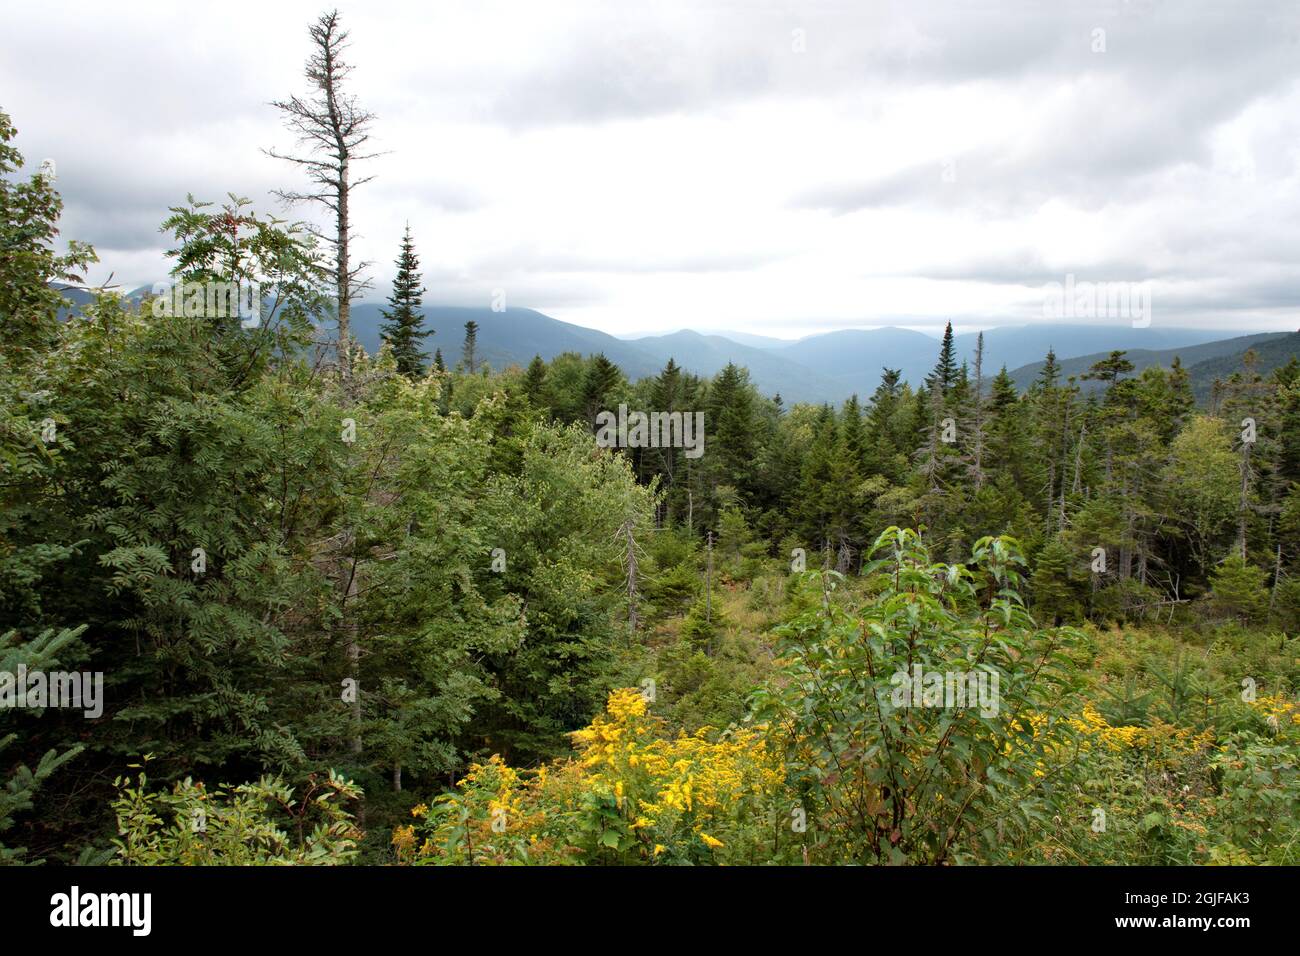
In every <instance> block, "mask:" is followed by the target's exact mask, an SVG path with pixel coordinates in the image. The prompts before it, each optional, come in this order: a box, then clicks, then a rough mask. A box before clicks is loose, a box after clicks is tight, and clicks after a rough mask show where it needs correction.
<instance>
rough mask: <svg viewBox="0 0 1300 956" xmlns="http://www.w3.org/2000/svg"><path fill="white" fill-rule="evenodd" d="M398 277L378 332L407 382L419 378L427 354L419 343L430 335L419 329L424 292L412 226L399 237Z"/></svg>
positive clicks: (422, 314)
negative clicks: (400, 245) (400, 244)
mask: <svg viewBox="0 0 1300 956" xmlns="http://www.w3.org/2000/svg"><path fill="white" fill-rule="evenodd" d="M396 265H397V277H396V278H395V279H393V294H392V295H390V296H389V297H388V305H389V308H388V309H383V310H381V311H380V314H381V315H382V316H383V317H384V319H385V320H386V321H385V322H384V323H383V324H382V325H381V326H380V327H379V332H380V335H381V336H382V337H383V339H384V341H385V342H387V343H388V344H389V345H390V346H391V347H392V350H393V358H395V359H396V360H397V370H398V371H399V372H401V373H402V374H403V375H406V376H408V377H410V378H415V377H417V376H419V375H420V374H421V373H422V372H423V371H424V360H425V358H426V357H427V355H428V353H427V352H422V351H420V339H422V338H424V337H425V336H427V335H431V334H432V333H433V330H432V329H425V328H421V326H422V325H423V324H424V313H422V312H421V311H420V306H421V305H423V295H424V292H425V289H424V287H423V286H421V285H420V273H419V268H420V259H419V257H418V256H417V255H416V253H415V244H414V243H413V242H412V241H411V226H410V224H409V223H408V224H407V226H406V233H405V235H403V236H402V249H401V251H400V252H399V253H398V255H397V263H396Z"/></svg>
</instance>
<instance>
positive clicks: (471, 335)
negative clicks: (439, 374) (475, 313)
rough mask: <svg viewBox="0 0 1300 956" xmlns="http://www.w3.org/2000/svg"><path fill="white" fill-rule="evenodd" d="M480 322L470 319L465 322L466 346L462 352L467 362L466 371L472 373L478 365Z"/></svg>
mask: <svg viewBox="0 0 1300 956" xmlns="http://www.w3.org/2000/svg"><path fill="white" fill-rule="evenodd" d="M477 348H478V323H477V322H475V321H474V320H473V319H470V320H469V321H468V322H466V323H465V346H464V349H463V352H462V355H463V361H464V363H465V371H467V372H468V373H469V374H470V375H473V374H474V371H475V369H476V368H477V367H478V356H477V351H476V350H477Z"/></svg>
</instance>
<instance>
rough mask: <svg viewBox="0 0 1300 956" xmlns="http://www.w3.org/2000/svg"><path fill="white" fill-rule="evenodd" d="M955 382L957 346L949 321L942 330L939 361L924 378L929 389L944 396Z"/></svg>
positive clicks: (946, 395)
mask: <svg viewBox="0 0 1300 956" xmlns="http://www.w3.org/2000/svg"><path fill="white" fill-rule="evenodd" d="M955 384H957V348H956V346H955V345H954V343H953V334H952V323H951V322H949V323H948V324H947V325H946V326H945V327H944V330H943V344H942V345H940V346H939V361H938V362H936V363H935V366H934V371H932V372H931V373H930V374H929V375H928V376H926V379H925V387H926V388H928V389H929V390H930V391H938V392H939V394H940V395H942V396H943V397H944V398H947V397H948V390H949V389H951V388H952V387H953V386H954V385H955Z"/></svg>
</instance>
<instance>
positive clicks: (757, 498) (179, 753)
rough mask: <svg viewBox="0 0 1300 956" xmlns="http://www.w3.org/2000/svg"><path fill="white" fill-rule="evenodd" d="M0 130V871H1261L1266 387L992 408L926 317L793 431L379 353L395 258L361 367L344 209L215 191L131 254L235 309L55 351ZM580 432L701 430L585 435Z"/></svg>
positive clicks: (1268, 553) (1278, 724) (1293, 389)
mask: <svg viewBox="0 0 1300 956" xmlns="http://www.w3.org/2000/svg"><path fill="white" fill-rule="evenodd" d="M314 29H316V30H319V31H321V32H320V35H319V36H317V34H315V33H314V34H313V38H314V39H317V40H318V41H319V42H321V43H322V44H324V45H325V46H323V47H322V49H325V48H327V47H328V44H330V43H331V42H333V39H332V38H335V37H336V36H337V34H333V33H330V32H329V31H330V30H333V29H334V25H333V24H332V23H327V22H326V19H324V18H323V19H322V21H321V25H319V26H318V27H317V28H314ZM310 75H311V74H310V73H309V76H310ZM277 105H279V106H281V108H282V109H285V110H286V111H287V112H289V113H290V114H291V116H292V117H293V119H294V121H295V122H298V123H300V124H303V125H304V128H311V127H312V124H313V123H318V122H320V121H321V118H320V115H319V114H318V113H317V112H315V107H313V106H312V103H311V101H299V100H290V101H286V102H285V103H281V104H277ZM371 119H372V117H370V116H369V115H368V114H365V113H364V112H363V111H360V110H359V108H357V112H356V113H355V114H354V115H353V120H354V121H355V122H356V124H357V130H361V129H364V127H365V124H366V123H368V122H369V121H370V120H371ZM354 132H355V130H354ZM357 135H358V137H359V138H358V139H357V140H356V143H357V144H358V145H359V144H361V143H363V142H364V137H361V136H360V133H357ZM14 136H15V129H14V127H13V125H12V122H11V120H10V118H9V117H8V116H5V115H4V114H0V674H7V675H11V676H10V677H9V678H0V679H5V680H6V684H5V686H4V687H3V688H0V700H3V702H4V703H5V706H4V707H3V708H0V755H2V758H0V780H3V781H4V786H3V789H0V841H2V842H0V860H3V861H4V862H17V863H37V862H41V861H45V862H48V863H73V862H82V863H87V862H106V861H111V862H117V863H137V864H138V863H211V862H240V863H262V862H303V863H338V862H348V861H358V860H359V861H370V862H375V861H387V862H402V863H488V862H541V863H583V862H589V863H614V862H618V863H712V862H737V863H763V862H779V863H809V862H811V863H842V862H864V863H875V862H880V863H902V862H918V863H963V862H985V863H987V862H1017V863H1030V862H1032V863H1044V862H1055V863H1080V862H1089V863H1137V862H1142V863H1176V862H1184V863H1185V862H1211V861H1213V862H1258V863H1263V862H1290V863H1294V862H1297V855H1298V854H1300V840H1298V839H1297V837H1298V836H1300V830H1298V829H1297V826H1298V825H1300V773H1298V771H1297V764H1296V754H1297V746H1298V745H1300V708H1298V707H1297V704H1296V698H1295V694H1296V688H1297V680H1300V644H1298V643H1297V640H1296V636H1295V635H1296V632H1297V630H1298V629H1300V361H1298V360H1297V358H1296V356H1294V355H1292V356H1291V357H1290V360H1289V361H1288V362H1286V363H1285V364H1280V365H1278V366H1277V367H1276V368H1274V369H1273V370H1272V371H1270V372H1268V373H1267V374H1261V372H1260V371H1259V370H1258V368H1257V367H1256V366H1255V364H1254V361H1253V356H1252V354H1251V353H1247V355H1246V359H1245V361H1244V363H1243V365H1242V367H1240V368H1236V369H1232V370H1225V372H1224V374H1223V376H1222V377H1221V378H1220V380H1219V382H1218V383H1217V386H1216V387H1215V389H1214V390H1213V393H1212V394H1210V395H1206V396H1203V397H1202V399H1201V400H1200V401H1198V399H1197V396H1196V395H1195V394H1194V393H1193V389H1192V387H1191V384H1190V381H1189V377H1188V374H1187V371H1186V369H1185V368H1183V366H1182V365H1181V363H1180V362H1178V361H1177V360H1175V361H1173V362H1172V363H1171V364H1170V365H1169V366H1168V367H1164V366H1160V365H1151V366H1148V367H1145V368H1143V369H1142V370H1141V371H1140V372H1137V371H1135V369H1134V367H1133V364H1132V363H1131V362H1130V361H1129V360H1128V359H1126V357H1125V353H1124V352H1123V351H1114V352H1112V353H1111V354H1110V355H1109V356H1108V357H1106V358H1104V359H1102V360H1100V361H1097V362H1095V363H1093V364H1092V365H1091V366H1090V367H1089V368H1088V369H1087V371H1086V372H1084V373H1083V374H1082V375H1067V374H1065V373H1063V371H1062V369H1061V364H1060V362H1058V360H1057V357H1056V356H1055V355H1052V354H1048V355H1047V356H1046V357H1045V361H1044V363H1043V365H1042V367H1041V369H1040V371H1039V373H1038V377H1037V379H1036V380H1035V381H1033V382H1032V383H1030V384H1029V385H1028V386H1027V387H1023V388H1020V387H1017V385H1016V384H1015V383H1014V382H1013V381H1012V379H1011V377H1010V375H1009V374H1008V371H1007V369H1006V368H999V369H993V368H989V367H986V366H985V364H984V361H983V350H982V346H981V348H979V349H977V351H976V354H975V358H974V361H973V362H960V363H959V362H958V360H957V356H956V353H955V350H954V346H953V332H952V328H951V326H949V328H948V331H947V335H946V336H945V338H944V340H943V342H942V343H940V344H939V346H938V348H937V354H936V355H935V357H934V364H933V368H932V371H931V373H930V374H929V376H928V377H926V379H925V381H924V382H923V383H918V384H917V385H916V386H915V387H914V386H913V385H911V384H909V383H907V382H906V381H904V379H903V377H902V376H901V375H900V373H899V371H898V370H897V369H890V368H885V369H876V368H862V369H861V370H860V381H861V394H860V396H854V397H853V398H851V399H850V400H848V401H847V402H844V403H843V404H842V405H839V406H832V405H829V404H824V405H811V404H795V405H793V406H787V404H786V403H785V402H783V401H782V399H781V398H780V397H779V396H776V395H766V394H762V393H760V391H759V390H758V389H757V388H756V387H755V386H754V385H753V384H752V383H751V381H750V378H749V374H748V372H747V370H746V369H745V368H743V367H739V366H737V365H734V364H731V365H728V366H726V367H725V368H723V369H722V370H721V371H720V372H718V373H717V374H716V375H713V376H711V377H702V376H697V375H693V374H690V373H689V372H687V371H684V370H683V369H682V368H681V367H680V366H679V365H678V364H677V362H676V361H673V360H670V361H669V362H668V363H667V364H666V365H665V367H664V368H663V369H662V370H661V371H660V372H658V374H655V375H652V376H647V377H641V378H638V379H636V380H630V379H629V378H628V377H627V375H626V374H625V373H624V371H623V370H622V369H620V368H619V367H618V366H617V365H616V364H615V363H613V362H611V361H610V360H609V359H607V358H606V357H605V356H604V355H601V354H595V355H583V354H578V353H566V354H562V355H559V356H557V357H555V358H553V359H551V360H550V361H545V360H543V359H542V358H540V357H538V358H535V359H534V360H533V361H532V362H531V363H529V364H528V365H527V366H526V367H518V366H511V367H508V368H493V367H491V364H490V363H488V362H485V361H484V360H483V358H482V355H481V354H480V352H479V350H478V348H477V343H476V331H477V330H476V327H475V323H474V322H473V321H470V322H469V323H468V324H467V325H466V327H464V328H439V329H437V330H436V336H435V337H434V338H431V339H430V338H426V336H427V334H428V332H427V330H425V329H424V328H423V326H422V324H421V319H422V311H421V310H422V306H423V301H424V298H423V297H424V296H425V295H426V294H428V293H427V290H426V289H425V287H424V284H423V280H422V278H421V274H420V260H419V256H418V252H417V249H418V241H419V237H418V236H413V235H412V234H411V232H410V230H409V229H408V230H407V231H406V232H405V234H404V235H403V236H401V237H395V240H394V247H395V249H396V264H397V270H398V271H397V280H396V282H395V283H394V285H393V287H392V290H391V294H390V295H389V296H388V298H387V305H386V307H385V309H384V317H385V325H384V331H383V335H384V340H385V344H384V346H383V348H381V349H380V350H379V351H378V352H377V353H376V354H367V353H366V351H365V350H364V349H361V348H359V347H358V346H357V345H356V344H355V342H354V341H352V340H351V339H350V337H349V335H348V331H347V315H348V308H349V304H350V301H351V299H352V298H353V297H354V296H356V295H358V294H359V293H360V291H361V290H362V288H363V286H364V282H363V278H364V277H363V276H361V274H360V272H359V269H360V267H359V266H357V265H356V264H355V263H352V262H350V260H349V259H348V256H347V243H346V239H347V235H348V230H349V226H348V225H347V222H346V221H345V220H344V219H342V218H340V220H339V222H338V223H337V231H336V232H335V233H334V234H333V237H332V241H331V238H330V236H329V235H328V234H322V233H321V232H320V231H319V230H311V229H303V228H300V227H297V226H294V225H292V224H290V223H286V222H284V221H281V220H279V219H276V218H275V217H273V216H270V215H268V214H266V213H265V211H260V210H256V209H254V208H253V207H252V205H251V204H249V203H248V202H247V201H245V200H242V199H240V198H238V197H237V196H234V195H232V196H231V197H230V198H229V199H228V200H227V201H225V202H223V203H220V204H213V203H211V202H206V201H198V200H196V199H194V198H193V197H190V198H188V199H187V200H186V201H184V202H180V200H181V198H182V197H177V198H178V203H179V204H178V205H177V206H176V207H175V208H173V209H171V210H169V211H161V210H160V219H161V220H162V229H163V230H164V231H165V233H166V234H167V235H168V236H169V238H170V244H171V247H172V248H171V252H170V256H171V261H172V264H173V270H172V280H173V281H174V282H175V283H177V287H178V288H180V289H197V290H203V289H209V288H212V287H214V285H228V286H231V287H236V288H242V287H244V286H247V285H249V284H252V286H253V287H255V288H256V289H257V290H258V297H257V301H256V302H255V303H254V314H253V315H252V316H251V321H250V320H249V317H248V316H244V315H239V314H233V313H231V312H230V311H229V310H224V311H223V310H220V309H218V310H215V311H214V310H213V309H211V308H210V307H209V306H210V302H208V301H206V300H204V299H203V297H202V296H201V295H200V296H199V299H198V304H197V305H196V306H195V307H194V308H193V309H191V308H189V307H188V304H187V305H186V307H184V308H163V309H156V308H154V307H153V304H154V300H153V299H152V298H151V297H148V296H146V297H145V298H144V299H143V300H142V301H136V300H132V299H130V298H127V297H123V296H121V295H118V294H115V293H114V292H113V291H111V290H106V289H98V290H93V289H92V290H91V294H89V295H87V296H86V297H85V302H84V304H83V305H82V306H81V307H80V308H78V309H76V310H74V311H72V312H71V313H70V314H69V312H68V308H67V307H68V304H69V303H68V302H67V301H66V300H65V298H64V297H63V295H62V292H61V290H64V289H66V288H68V287H78V288H85V287H86V286H85V276H86V270H87V268H88V267H89V266H90V265H91V264H93V263H94V262H95V255H94V252H93V251H92V250H91V249H90V248H89V247H87V246H86V245H84V244H80V243H77V242H71V243H69V244H67V246H66V248H65V249H63V250H62V251H60V249H59V244H58V242H57V238H58V223H59V216H60V211H61V201H60V198H59V195H58V193H57V192H56V190H55V189H54V186H53V184H52V183H51V182H50V180H49V178H48V177H46V176H45V175H43V174H41V173H32V172H30V171H29V170H27V169H25V168H24V166H23V160H22V157H21V156H20V155H19V154H18V152H17V150H16V149H15V147H14V145H13V140H14ZM343 166H346V164H343ZM345 178H346V176H345ZM326 179H328V180H329V181H330V182H332V183H336V184H337V183H338V182H339V181H338V180H335V179H329V177H328V176H326ZM358 184H359V183H358ZM337 188H338V190H340V191H339V192H337V194H336V195H335V200H334V201H335V204H336V205H335V206H334V207H331V208H337V204H338V202H340V201H342V203H343V205H344V206H345V207H346V201H345V198H344V199H340V197H345V194H346V192H347V188H346V185H343V186H337ZM340 240H341V241H340ZM172 301H173V302H181V303H188V302H189V301H190V300H189V299H187V298H185V297H184V296H182V297H181V298H179V299H173V300H172ZM434 343H436V348H434V347H432V346H434ZM430 353H432V355H431V354H430ZM620 408H624V409H630V410H634V411H636V412H639V413H641V414H645V415H647V416H648V415H650V414H657V415H660V416H665V417H664V418H662V419H661V420H656V421H662V422H665V423H666V422H669V421H673V420H675V421H677V422H678V423H679V429H680V424H681V423H682V422H686V423H692V422H696V421H698V422H700V423H701V427H702V430H703V431H702V434H701V436H700V438H701V439H702V440H701V443H700V445H699V447H698V448H697V447H695V446H693V445H692V444H691V442H690V441H689V440H687V441H685V442H683V441H681V440H675V439H670V440H666V441H659V440H654V441H651V440H649V439H645V440H629V438H628V435H627V432H626V431H625V430H621V431H620V434H619V437H618V438H617V439H616V440H601V429H602V426H603V425H606V424H607V423H608V422H609V421H610V419H609V416H610V415H611V414H613V413H615V412H616V411H617V410H619V409H620ZM671 416H677V418H676V419H672V418H671ZM697 416H698V418H697ZM665 427H666V425H665ZM663 434H664V435H669V436H671V434H672V433H671V432H670V431H665V432H663ZM606 437H608V436H606ZM643 437H644V436H643ZM680 437H681V434H680V431H679V432H678V438H680ZM20 672H22V673H24V674H36V673H42V674H45V673H49V674H54V673H82V672H85V673H95V674H100V675H102V679H103V688H102V699H101V700H99V701H98V704H97V707H96V709H97V710H98V711H99V712H97V713H92V712H91V711H90V710H89V709H88V708H70V707H64V706H57V705H56V704H55V702H54V701H53V700H52V699H44V698H41V699H38V698H37V697H35V696H33V697H32V698H31V699H30V700H28V701H27V702H26V705H25V706H24V705H23V704H21V703H20V702H19V701H18V699H17V697H16V696H15V695H17V693H18V682H17V679H16V678H15V677H13V676H12V675H17V674H19V673H20ZM925 672H930V673H931V674H935V675H940V680H939V682H938V683H937V684H931V683H929V682H928V681H925V680H924V677H923V675H924V674H925ZM900 675H902V676H901V678H900ZM953 675H956V678H955V685H956V686H959V687H962V688H964V687H966V686H967V684H966V683H964V682H966V681H967V680H968V679H969V682H970V683H969V688H970V694H971V697H970V699H969V700H967V699H966V698H965V697H962V698H961V699H960V700H959V701H958V702H957V703H955V704H954V703H953V702H952V700H950V699H947V698H945V696H944V695H945V694H946V695H947V696H948V698H950V697H951V694H952V690H953V687H954V676H953ZM913 678H914V679H915V681H916V684H915V687H914V688H912V689H909V690H908V691H907V693H905V694H902V695H891V691H892V690H894V689H896V688H897V687H898V686H899V683H898V682H899V680H900V679H901V680H903V681H911V680H913ZM945 680H946V681H947V684H946V686H945V683H944V681H945ZM923 684H924V686H923ZM977 684H978V688H979V694H980V696H979V697H978V699H977V697H976V690H975V689H976V685H977ZM908 686H909V688H910V687H911V685H910V684H909V685H908ZM990 688H992V689H993V691H994V693H995V694H996V703H995V704H990V699H989V698H988V697H987V696H985V695H986V692H987V691H989V689H990ZM23 689H24V691H26V689H27V688H26V686H24V688H23ZM936 689H937V690H936ZM931 691H936V692H937V693H938V694H939V696H938V697H937V698H935V699H933V700H932V699H931V697H930V692H931ZM963 693H964V691H963ZM4 694H7V695H9V696H8V697H3V695H4Z"/></svg>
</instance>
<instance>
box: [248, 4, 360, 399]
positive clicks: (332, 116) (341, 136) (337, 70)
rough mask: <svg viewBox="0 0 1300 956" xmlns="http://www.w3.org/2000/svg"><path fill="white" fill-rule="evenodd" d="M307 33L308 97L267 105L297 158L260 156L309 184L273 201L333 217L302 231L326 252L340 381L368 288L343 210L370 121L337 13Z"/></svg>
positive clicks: (349, 363)
mask: <svg viewBox="0 0 1300 956" xmlns="http://www.w3.org/2000/svg"><path fill="white" fill-rule="evenodd" d="M308 33H309V35H310V36H311V42H312V43H313V44H314V45H315V48H316V49H315V52H314V53H312V55H311V57H310V58H309V59H308V60H307V68H306V76H307V82H308V84H309V87H310V91H309V92H308V93H307V94H306V95H305V96H302V97H299V96H291V97H289V99H287V100H276V101H274V102H272V104H271V105H272V106H274V107H275V108H276V109H278V110H279V111H280V112H281V113H282V114H283V115H284V122H285V126H287V127H288V128H289V129H290V130H291V131H292V132H294V133H295V134H296V135H297V137H298V147H299V151H300V155H292V154H288V153H280V152H277V151H276V150H274V149H272V150H267V153H268V155H270V156H274V157H275V158H276V159H283V160H287V161H288V162H291V163H293V164H295V165H296V166H298V167H300V168H301V169H302V170H303V171H304V172H305V173H306V175H307V179H308V180H309V181H310V182H311V184H312V188H311V190H310V191H307V192H296V191H292V190H276V195H277V196H279V197H280V199H282V200H283V201H285V202H286V203H290V204H299V203H305V202H312V203H318V204H319V205H321V206H324V207H325V208H326V209H328V210H329V211H330V212H331V213H332V214H333V217H334V226H333V229H332V231H326V230H323V229H315V228H312V227H309V228H311V229H312V233H313V235H315V236H316V237H318V238H319V239H320V240H321V241H322V242H324V243H325V245H326V248H327V249H329V250H330V252H331V255H329V257H328V258H329V271H330V272H331V273H332V274H333V276H334V289H335V296H336V297H337V299H338V325H339V328H338V359H339V368H340V369H341V372H342V375H343V377H344V378H347V377H348V376H349V375H350V374H351V370H352V357H351V337H350V329H349V317H350V314H351V310H352V299H353V297H355V296H358V295H360V294H361V292H363V291H364V290H365V289H366V288H367V286H368V285H369V283H368V282H367V281H366V280H364V279H363V278H362V276H363V273H364V272H365V270H366V268H367V267H368V266H369V265H370V263H369V262H359V263H357V264H356V265H353V264H352V261H351V258H350V255H349V247H350V244H351V241H352V239H353V238H354V235H353V232H352V218H351V210H350V204H351V198H352V190H353V189H355V188H356V187H357V186H360V185H362V184H363V183H367V182H369V181H370V180H371V179H373V178H374V177H373V176H366V177H363V178H361V179H353V175H354V172H353V167H354V165H355V164H356V163H359V162H362V161H364V160H367V159H373V158H374V157H375V156H376V155H378V154H376V153H363V152H362V150H363V148H364V146H365V144H366V143H367V142H368V141H369V139H370V124H371V122H372V121H373V120H374V114H372V113H369V112H367V111H365V110H363V109H361V107H360V106H358V105H357V101H356V97H354V96H352V95H350V94H349V93H347V92H346V90H345V85H346V81H347V77H348V74H350V73H351V72H352V67H351V66H350V65H349V64H348V63H347V62H345V61H344V59H343V52H344V50H345V49H346V47H347V44H348V33H347V31H346V30H344V29H343V28H342V27H341V26H340V25H339V12H338V11H337V10H332V11H330V12H329V13H326V14H324V15H323V16H321V17H320V18H319V19H317V21H316V22H315V23H313V24H312V25H311V27H310V28H309V29H308Z"/></svg>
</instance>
